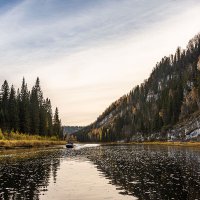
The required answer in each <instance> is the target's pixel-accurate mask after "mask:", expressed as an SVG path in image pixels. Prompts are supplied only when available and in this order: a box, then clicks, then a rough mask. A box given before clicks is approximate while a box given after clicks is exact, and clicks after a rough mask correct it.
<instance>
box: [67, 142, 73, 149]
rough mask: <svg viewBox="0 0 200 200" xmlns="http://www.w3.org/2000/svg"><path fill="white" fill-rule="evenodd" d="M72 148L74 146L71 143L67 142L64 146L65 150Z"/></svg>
mask: <svg viewBox="0 0 200 200" xmlns="http://www.w3.org/2000/svg"><path fill="white" fill-rule="evenodd" d="M73 147H74V144H73V143H69V142H68V143H67V144H66V148H73Z"/></svg>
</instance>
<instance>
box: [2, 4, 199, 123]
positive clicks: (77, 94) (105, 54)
mask: <svg viewBox="0 0 200 200" xmlns="http://www.w3.org/2000/svg"><path fill="white" fill-rule="evenodd" d="M199 19H200V1H199V0H165V1H163V0H95V1H94V0H0V84H1V83H2V84H3V81H4V80H5V79H6V80H7V81H8V82H9V84H10V85H11V84H14V86H15V87H16V88H18V87H20V86H21V82H22V78H23V77H25V79H26V82H27V83H28V86H29V88H30V89H31V87H32V86H33V85H34V83H35V80H36V78H37V77H39V78H40V81H41V86H42V90H43V93H44V97H49V98H50V99H51V102H52V105H53V109H55V107H56V106H57V107H58V108H59V114H60V118H61V120H62V124H63V125H80V126H82V125H88V124H90V123H92V122H93V121H95V120H96V118H97V117H98V116H99V115H100V114H101V113H102V112H103V111H104V110H105V109H106V108H107V107H108V106H109V105H110V104H111V103H112V102H113V101H115V100H117V99H118V98H120V97H121V96H123V95H124V94H126V93H128V92H129V91H130V90H131V89H132V88H134V87H135V86H136V85H137V84H140V83H142V82H143V81H144V79H147V78H148V76H149V75H150V73H151V71H152V69H153V68H154V67H155V65H156V63H157V62H159V61H160V60H161V58H162V57H163V56H168V55H169V54H172V53H174V52H175V50H176V48H177V47H178V46H181V47H182V48H186V46H187V43H188V41H189V40H190V39H191V38H193V37H194V36H195V35H196V34H198V33H199V32H200V20H199Z"/></svg>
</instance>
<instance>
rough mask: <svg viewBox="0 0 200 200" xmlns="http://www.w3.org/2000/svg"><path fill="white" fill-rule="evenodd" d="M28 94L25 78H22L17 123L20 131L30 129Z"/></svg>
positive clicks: (25, 131)
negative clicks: (18, 120)
mask: <svg viewBox="0 0 200 200" xmlns="http://www.w3.org/2000/svg"><path fill="white" fill-rule="evenodd" d="M29 96H30V94H29V92H28V87H27V84H26V83H25V79H24V78H23V81H22V87H21V92H20V103H19V118H20V124H19V125H20V131H21V132H22V133H29V131H30V112H29V108H30V107H29V105H30V104H29Z"/></svg>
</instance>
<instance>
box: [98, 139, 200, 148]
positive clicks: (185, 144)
mask: <svg viewBox="0 0 200 200" xmlns="http://www.w3.org/2000/svg"><path fill="white" fill-rule="evenodd" d="M101 144H102V145H125V144H126V145H133V144H135V145H140V144H142V145H163V146H164V145H165V146H182V147H199V148H200V142H178V141H177V142H163V141H155V142H127V143H126V142H125V143H119V142H109V143H101Z"/></svg>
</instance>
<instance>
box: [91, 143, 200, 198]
mask: <svg viewBox="0 0 200 200" xmlns="http://www.w3.org/2000/svg"><path fill="white" fill-rule="evenodd" d="M88 157H89V158H90V159H91V160H92V161H93V162H94V163H95V164H96V166H97V168H98V170H99V171H101V172H102V173H103V175H104V176H105V177H106V178H107V179H109V180H110V184H113V185H115V186H117V189H118V190H119V193H121V194H124V195H132V196H135V197H137V198H138V199H141V200H148V199H162V200H165V199H166V200H167V199H175V200H186V199H193V200H195V199H200V191H199V189H200V151H199V150H197V151H195V150H194V149H191V148H176V147H166V148H164V147H162V148H161V147H157V148H155V147H153V148H152V146H151V147H149V146H107V147H101V148H99V151H98V153H97V152H95V154H94V155H93V154H90V155H89V156H88Z"/></svg>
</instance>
